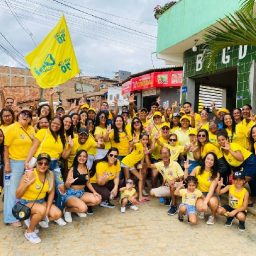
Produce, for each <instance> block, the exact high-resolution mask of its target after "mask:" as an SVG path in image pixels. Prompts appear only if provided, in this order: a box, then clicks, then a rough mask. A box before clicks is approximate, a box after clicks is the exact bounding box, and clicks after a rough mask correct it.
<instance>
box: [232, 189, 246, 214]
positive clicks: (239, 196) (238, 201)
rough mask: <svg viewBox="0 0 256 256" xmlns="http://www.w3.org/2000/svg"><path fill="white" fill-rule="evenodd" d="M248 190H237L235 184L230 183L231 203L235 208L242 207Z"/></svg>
mask: <svg viewBox="0 0 256 256" xmlns="http://www.w3.org/2000/svg"><path fill="white" fill-rule="evenodd" d="M246 192H247V190H246V189H245V188H242V189H241V190H240V191H236V188H235V185H230V187H229V195H228V202H229V205H230V206H231V207H232V208H234V209H237V208H240V207H242V206H243V202H244V197H245V194H246Z"/></svg>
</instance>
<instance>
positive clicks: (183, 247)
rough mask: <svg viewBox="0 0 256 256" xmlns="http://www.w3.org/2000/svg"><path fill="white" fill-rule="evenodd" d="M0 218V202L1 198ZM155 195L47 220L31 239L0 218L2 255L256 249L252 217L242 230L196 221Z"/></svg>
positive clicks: (243, 251) (197, 252) (245, 251)
mask: <svg viewBox="0 0 256 256" xmlns="http://www.w3.org/2000/svg"><path fill="white" fill-rule="evenodd" d="M0 209H1V219H2V203H1V208H0ZM167 209H168V208H167V207H166V206H163V205H160V204H159V202H158V200H156V199H152V200H151V201H150V202H149V203H146V204H143V205H141V206H140V209H139V211H137V212H134V211H132V210H128V211H127V212H126V213H125V214H121V213H120V211H119V208H117V207H116V208H115V209H103V208H96V209H95V213H94V215H93V216H88V217H87V218H85V219H81V218H78V217H75V216H74V218H73V222H72V223H71V224H68V225H66V226H65V227H59V226H57V225H55V224H51V225H50V228H49V229H47V230H42V229H41V230H40V237H41V238H42V243H41V244H39V245H33V244H31V243H29V242H28V241H27V240H26V239H25V238H24V236H23V232H24V228H13V227H9V226H6V225H4V224H3V223H2V222H1V224H0V255H1V256H2V255H17V256H22V255H47V256H48V255H88V256H94V255H95V256H96V255H112V256H114V255H126V256H127V255H152V256H153V255H186V254H187V253H189V255H198V256H201V255H202V256H204V255H207V256H210V255H253V254H254V253H255V250H256V229H255V226H256V218H255V217H253V216H252V215H249V216H248V221H247V225H246V228H247V230H246V232H243V233H242V232H239V231H238V229H237V223H234V224H233V226H232V227H230V228H227V227H225V226H224V219H223V218H219V219H218V222H217V223H216V224H215V225H213V226H207V225H206V224H205V223H204V222H203V221H202V220H200V221H199V224H198V225H197V226H193V227H192V226H191V225H189V224H188V223H187V222H186V221H185V222H184V223H180V222H179V221H178V220H177V215H176V216H168V215H167V214H166V211H167Z"/></svg>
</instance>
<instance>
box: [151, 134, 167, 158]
mask: <svg viewBox="0 0 256 256" xmlns="http://www.w3.org/2000/svg"><path fill="white" fill-rule="evenodd" d="M159 141H160V142H162V143H163V144H167V143H168V139H165V138H164V137H162V136H160V138H159ZM160 152H161V146H160V145H159V144H158V143H157V142H156V143H155V147H154V149H153V151H152V153H151V156H152V158H154V159H155V160H159V159H161V154H160Z"/></svg>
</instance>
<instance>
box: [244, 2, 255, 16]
mask: <svg viewBox="0 0 256 256" xmlns="http://www.w3.org/2000/svg"><path fill="white" fill-rule="evenodd" d="M254 2H255V0H241V10H242V11H244V12H248V13H252V12H253V6H254Z"/></svg>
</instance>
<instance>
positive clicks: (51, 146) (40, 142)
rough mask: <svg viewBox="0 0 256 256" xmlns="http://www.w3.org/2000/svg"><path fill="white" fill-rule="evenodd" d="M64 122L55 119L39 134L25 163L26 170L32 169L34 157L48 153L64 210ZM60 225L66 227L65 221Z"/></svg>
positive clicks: (59, 200)
mask: <svg viewBox="0 0 256 256" xmlns="http://www.w3.org/2000/svg"><path fill="white" fill-rule="evenodd" d="M63 134H64V131H63V122H62V119H61V118H59V117H54V118H53V119H52V120H51V122H50V126H49V128H48V129H43V130H42V129H41V130H39V131H38V132H37V134H36V136H35V139H34V141H33V145H32V147H31V149H30V151H29V153H28V155H27V158H26V161H25V169H29V168H31V166H29V161H30V160H31V158H32V157H33V156H35V157H37V156H38V155H39V154H40V153H42V152H44V153H47V154H48V155H49V156H50V157H51V162H50V170H52V171H53V173H54V176H55V189H56V193H55V196H56V205H57V206H58V207H59V208H60V209H61V208H62V199H61V194H62V193H64V192H65V190H64V182H63V178H62V174H61V169H60V166H59V159H60V157H61V154H62V152H63V150H64V145H65V141H62V138H63V137H64V135H63ZM58 224H60V225H64V221H63V220H62V221H61V220H60V221H59V223H58Z"/></svg>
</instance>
